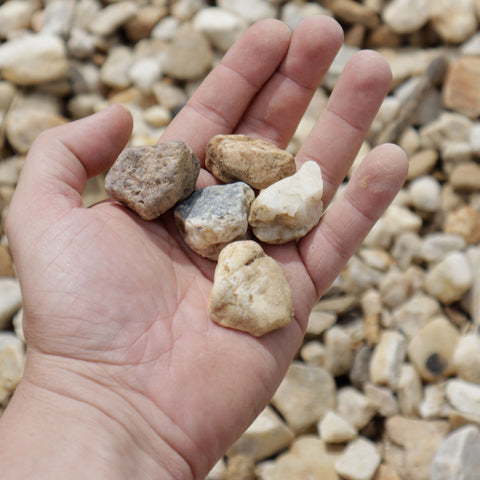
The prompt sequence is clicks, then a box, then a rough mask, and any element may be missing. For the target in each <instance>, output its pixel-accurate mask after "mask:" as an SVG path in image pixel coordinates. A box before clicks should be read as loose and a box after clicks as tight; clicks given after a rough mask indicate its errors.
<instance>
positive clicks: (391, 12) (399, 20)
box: [382, 0, 430, 34]
mask: <svg viewBox="0 0 480 480" xmlns="http://www.w3.org/2000/svg"><path fill="white" fill-rule="evenodd" d="M382 18H383V20H384V22H385V23H386V24H387V25H388V26H389V27H390V29H391V30H392V31H394V32H395V33H400V34H404V33H413V32H416V31H417V30H420V29H421V28H422V27H423V26H424V25H425V24H426V23H427V22H428V20H429V19H430V4H429V0H393V1H391V2H389V3H388V4H387V5H386V6H385V8H384V9H383V12H382Z"/></svg>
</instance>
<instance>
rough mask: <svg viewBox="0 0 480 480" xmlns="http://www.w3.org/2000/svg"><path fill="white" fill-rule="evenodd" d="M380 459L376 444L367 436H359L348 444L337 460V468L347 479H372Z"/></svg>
mask: <svg viewBox="0 0 480 480" xmlns="http://www.w3.org/2000/svg"><path fill="white" fill-rule="evenodd" d="M380 461H381V457H380V453H379V452H378V450H377V448H376V445H375V444H374V443H373V442H372V441H371V440H368V439H367V438H364V437H359V438H357V439H356V440H353V441H352V442H350V443H349V444H348V445H347V448H346V449H345V451H344V452H343V454H342V456H341V457H340V458H339V459H338V460H337V461H336V462H335V470H336V471H337V473H339V474H340V475H341V476H342V478H344V479H345V480H371V478H372V477H373V475H374V474H375V471H376V470H377V468H378V466H379V465H380Z"/></svg>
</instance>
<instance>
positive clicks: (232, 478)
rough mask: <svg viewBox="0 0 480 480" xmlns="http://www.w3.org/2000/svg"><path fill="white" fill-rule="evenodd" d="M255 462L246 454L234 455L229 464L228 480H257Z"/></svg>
mask: <svg viewBox="0 0 480 480" xmlns="http://www.w3.org/2000/svg"><path fill="white" fill-rule="evenodd" d="M255 479H256V477H255V464H254V463H253V460H252V459H251V458H249V457H247V456H245V455H236V456H234V457H232V458H231V459H230V460H229V462H228V466H227V478H226V480H255Z"/></svg>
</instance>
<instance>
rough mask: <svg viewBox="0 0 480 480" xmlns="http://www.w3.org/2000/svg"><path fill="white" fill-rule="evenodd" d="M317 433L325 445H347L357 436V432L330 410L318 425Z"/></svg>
mask: <svg viewBox="0 0 480 480" xmlns="http://www.w3.org/2000/svg"><path fill="white" fill-rule="evenodd" d="M318 433H319V434H320V438H321V439H322V440H323V441H324V442H325V443H347V442H349V441H350V440H353V439H354V438H356V437H357V436H358V432H357V430H356V429H355V428H354V427H353V426H352V425H350V423H348V422H347V421H346V420H345V419H344V418H342V417H341V416H340V415H338V414H337V413H335V412H334V411H332V410H329V411H328V412H327V413H326V414H325V416H324V417H323V419H322V420H321V421H320V422H319V423H318Z"/></svg>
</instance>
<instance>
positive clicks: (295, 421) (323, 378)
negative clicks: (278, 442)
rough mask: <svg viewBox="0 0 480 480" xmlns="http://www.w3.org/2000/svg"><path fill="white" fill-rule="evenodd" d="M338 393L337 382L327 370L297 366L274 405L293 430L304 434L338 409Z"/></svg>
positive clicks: (283, 382) (292, 369)
mask: <svg viewBox="0 0 480 480" xmlns="http://www.w3.org/2000/svg"><path fill="white" fill-rule="evenodd" d="M335 393H336V387H335V382H334V380H333V378H332V376H331V375H330V374H329V373H328V372H327V371H326V370H325V369H324V368H322V367H315V366H307V365H303V364H301V363H299V362H293V363H292V365H291V366H290V367H289V369H288V372H287V375H286V376H285V378H284V380H283V381H282V383H281V384H280V386H279V387H278V389H277V391H276V392H275V395H274V396H273V399H272V404H273V406H274V407H275V408H276V409H277V410H278V411H279V412H280V413H281V414H282V416H283V417H284V418H285V420H286V421H287V424H288V425H289V426H290V428H292V429H293V430H294V431H295V432H302V431H305V430H307V429H308V428H309V427H312V426H314V425H316V423H317V422H318V421H319V420H321V419H322V418H323V416H324V415H325V413H326V412H327V411H328V410H332V409H333V408H334V407H335Z"/></svg>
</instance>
